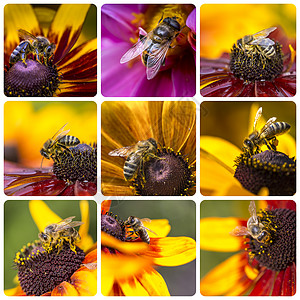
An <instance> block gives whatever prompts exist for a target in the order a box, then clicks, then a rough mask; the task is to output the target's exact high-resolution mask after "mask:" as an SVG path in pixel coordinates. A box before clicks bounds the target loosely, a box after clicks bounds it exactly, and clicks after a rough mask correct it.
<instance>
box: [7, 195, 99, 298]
mask: <svg viewBox="0 0 300 300" xmlns="http://www.w3.org/2000/svg"><path fill="white" fill-rule="evenodd" d="M12 202H13V201H12ZM12 202H11V203H12ZM68 202H69V201H68ZM70 203H73V202H70ZM70 205H71V204H69V207H70V208H72V206H70ZM29 209H30V214H31V215H32V218H33V220H34V221H35V223H36V225H37V227H38V229H39V231H40V232H43V231H44V230H45V228H46V227H47V226H48V225H50V224H54V223H58V222H59V221H61V219H62V218H61V217H59V216H58V215H57V214H56V213H54V212H53V211H52V210H51V209H50V208H49V207H48V206H47V204H46V203H45V202H43V201H39V200H32V201H30V202H29ZM80 211H81V220H82V225H81V226H80V229H79V234H80V236H81V241H80V242H78V243H76V248H75V249H76V250H75V251H74V250H71V249H70V245H69V244H65V242H63V245H61V246H62V247H61V248H59V249H60V251H57V248H55V249H54V250H49V251H48V250H47V251H46V250H45V248H44V245H43V243H41V241H35V242H33V243H28V244H27V245H26V246H24V247H23V248H22V249H21V251H19V252H17V254H16V256H15V259H14V264H15V266H16V268H17V270H18V286H17V287H16V288H13V289H10V290H6V291H5V294H6V295H7V296H20V295H23V296H25V295H45V296H93V295H95V294H96V292H97V246H96V244H94V242H93V239H92V237H91V236H90V235H89V233H88V228H89V221H90V215H89V203H88V201H81V202H80ZM67 217H69V216H67ZM69 224H71V223H69ZM21 228H22V227H20V230H21ZM7 230H8V229H7ZM6 238H8V236H6ZM67 243H69V242H67ZM15 250H16V249H14V250H13V251H15ZM29 270H30V272H29ZM45 275H46V276H45Z"/></svg>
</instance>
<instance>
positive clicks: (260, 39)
mask: <svg viewBox="0 0 300 300" xmlns="http://www.w3.org/2000/svg"><path fill="white" fill-rule="evenodd" d="M276 29H277V27H270V28H267V29H264V30H261V31H259V32H257V33H255V34H252V35H245V36H244V37H243V38H241V39H239V40H237V43H236V44H237V46H238V48H240V49H241V50H242V51H244V52H245V53H246V54H247V55H248V56H251V57H253V55H254V54H259V55H260V56H261V58H262V60H263V61H264V62H265V60H266V58H269V59H270V58H271V57H272V56H274V55H275V54H276V51H275V48H274V44H275V42H274V41H273V40H271V39H269V38H267V36H268V35H269V34H270V33H271V32H273V31H274V30H276Z"/></svg>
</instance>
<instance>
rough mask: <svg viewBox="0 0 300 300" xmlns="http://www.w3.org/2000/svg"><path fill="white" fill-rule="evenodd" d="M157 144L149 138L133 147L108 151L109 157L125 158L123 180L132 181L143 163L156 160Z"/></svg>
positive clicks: (141, 169) (141, 168)
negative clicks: (151, 159) (152, 159)
mask: <svg viewBox="0 0 300 300" xmlns="http://www.w3.org/2000/svg"><path fill="white" fill-rule="evenodd" d="M156 153H157V143H156V141H155V139H153V138H150V139H148V140H143V141H139V142H137V144H135V145H133V146H127V147H123V148H119V149H115V150H113V151H110V152H109V153H108V155H110V156H120V157H127V158H126V160H125V163H124V168H123V174H124V177H125V180H127V181H128V180H132V179H134V178H135V176H136V175H137V173H138V171H142V173H143V170H144V169H143V168H144V162H145V161H147V160H148V159H150V158H157V159H159V157H157V156H156Z"/></svg>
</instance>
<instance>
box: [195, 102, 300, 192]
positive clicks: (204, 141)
mask: <svg viewBox="0 0 300 300" xmlns="http://www.w3.org/2000/svg"><path fill="white" fill-rule="evenodd" d="M200 111H201V120H200V127H201V128H200V192H201V194H202V195H203V196H255V195H258V196H292V195H294V194H295V192H296V140H295V138H296V105H295V103H294V102H291V101H285V102H284V101H263V102H252V101H243V102H242V101H239V102H235V101H222V102H221V101H204V102H202V103H201V110H200Z"/></svg>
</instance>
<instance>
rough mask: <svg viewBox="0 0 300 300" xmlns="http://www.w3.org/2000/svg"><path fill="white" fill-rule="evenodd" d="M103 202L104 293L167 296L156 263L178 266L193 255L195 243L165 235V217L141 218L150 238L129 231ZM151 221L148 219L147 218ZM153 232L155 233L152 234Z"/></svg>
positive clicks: (102, 271) (102, 261)
mask: <svg viewBox="0 0 300 300" xmlns="http://www.w3.org/2000/svg"><path fill="white" fill-rule="evenodd" d="M108 205H109V203H108V202H107V201H106V202H104V203H103V211H102V216H101V230H102V231H101V249H102V251H101V287H102V294H103V295H105V296H122V295H123V296H169V295H170V294H169V290H168V287H167V285H166V282H165V280H164V278H163V277H162V276H161V275H160V274H159V273H158V272H157V271H156V270H155V267H156V266H169V267H174V266H179V265H183V264H187V263H189V262H191V261H192V260H194V259H195V258H196V243H195V241H194V240H193V239H191V238H189V237H185V236H181V237H167V235H168V233H169V231H170V230H171V226H170V225H169V221H168V220H166V219H157V220H146V221H144V220H143V225H144V226H145V227H147V228H148V229H150V230H151V231H148V234H149V237H150V242H149V244H148V243H146V242H143V241H142V240H141V238H139V237H140V236H137V235H135V238H132V237H133V235H130V233H129V232H130V230H131V229H130V227H129V228H128V226H126V225H124V221H122V220H121V219H120V218H118V217H117V216H115V215H113V214H112V213H108V212H107V209H108ZM150 221H151V222H150ZM153 232H155V233H156V234H154V233H153Z"/></svg>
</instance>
